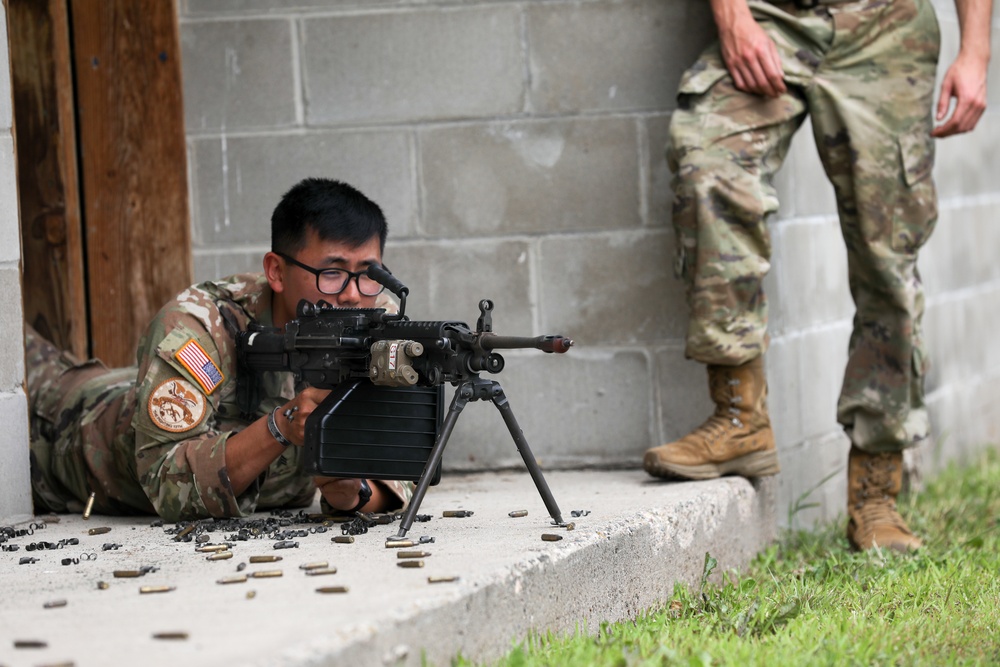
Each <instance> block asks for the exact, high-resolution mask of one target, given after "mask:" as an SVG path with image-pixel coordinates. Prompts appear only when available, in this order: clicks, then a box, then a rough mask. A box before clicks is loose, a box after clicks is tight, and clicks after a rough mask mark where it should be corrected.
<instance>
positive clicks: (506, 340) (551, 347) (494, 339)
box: [479, 333, 573, 354]
mask: <svg viewBox="0 0 1000 667" xmlns="http://www.w3.org/2000/svg"><path fill="white" fill-rule="evenodd" d="M479 344H480V345H481V346H482V347H483V349H484V350H514V349H521V348H529V349H535V350H541V351H542V352H556V353H559V354H562V353H563V352H566V351H567V350H569V348H570V347H572V345H573V341H572V340H571V339H569V338H566V337H565V336H559V335H553V334H550V335H547V336H536V337H535V338H530V337H526V336H498V335H496V334H493V333H482V334H480V335H479Z"/></svg>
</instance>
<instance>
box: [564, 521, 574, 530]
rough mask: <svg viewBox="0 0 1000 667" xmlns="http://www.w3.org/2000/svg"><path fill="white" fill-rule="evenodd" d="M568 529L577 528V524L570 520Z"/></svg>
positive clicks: (567, 525)
mask: <svg viewBox="0 0 1000 667" xmlns="http://www.w3.org/2000/svg"><path fill="white" fill-rule="evenodd" d="M566 530H576V524H575V523H573V522H572V521H570V522H569V523H567V524H566Z"/></svg>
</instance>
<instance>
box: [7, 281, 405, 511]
mask: <svg viewBox="0 0 1000 667" xmlns="http://www.w3.org/2000/svg"><path fill="white" fill-rule="evenodd" d="M271 296H272V292H271V288H270V287H269V285H268V283H267V280H266V279H265V278H264V276H263V275H260V274H246V275H237V276H232V277H229V278H225V279H223V280H220V281H216V282H205V283H201V284H199V285H195V286H193V287H190V288H189V289H187V290H185V291H183V292H181V293H180V294H179V295H178V296H177V297H176V298H175V299H174V300H173V301H171V302H170V303H168V304H167V305H166V306H164V307H163V308H162V309H161V310H160V312H159V313H158V314H157V316H156V317H155V319H154V320H153V321H152V323H150V325H149V327H148V328H147V329H146V331H145V333H144V334H143V337H142V340H141V341H140V344H139V349H138V352H137V355H136V360H137V368H135V367H133V368H123V369H108V368H106V367H105V366H104V365H103V364H101V363H100V362H99V361H93V360H92V361H87V362H83V363H81V362H79V361H77V360H76V359H74V358H73V357H72V356H71V355H69V354H68V353H65V352H60V351H59V350H57V349H56V348H55V347H54V346H52V345H51V344H50V343H48V342H47V341H45V340H44V339H42V338H41V337H40V336H38V335H37V334H36V333H35V332H33V331H31V330H30V328H29V329H28V331H27V332H26V342H27V345H26V347H27V352H26V354H27V368H28V395H29V401H30V412H31V474H32V489H33V494H34V501H35V506H36V508H38V509H39V510H41V509H43V508H45V509H48V510H52V511H79V510H80V509H81V508H82V506H83V503H84V502H85V501H86V499H87V498H88V496H89V495H90V492H91V491H93V492H95V493H96V499H95V505H94V511H95V512H99V513H106V514H130V513H137V512H139V513H154V512H155V513H157V514H159V515H160V516H162V517H163V518H165V519H168V520H171V521H176V520H179V519H190V518H195V517H209V516H211V517H229V516H244V515H246V514H249V513H251V512H253V511H255V510H257V509H264V508H272V507H306V506H309V505H310V504H311V503H312V501H313V499H314V498H315V495H316V487H315V485H314V484H313V481H312V477H311V476H310V475H308V474H306V473H304V472H303V470H302V461H301V460H300V452H301V448H299V447H289V448H287V449H286V451H285V452H284V453H283V454H282V455H281V456H280V457H279V458H278V459H277V460H276V461H274V462H273V463H272V464H271V465H270V467H269V468H268V469H267V470H266V471H265V472H264V473H263V474H261V476H260V477H259V478H258V479H257V480H256V481H255V482H254V483H252V484H251V485H250V487H249V488H247V489H246V491H244V492H243V493H241V494H239V495H236V494H234V493H233V489H232V487H231V486H230V483H229V476H228V474H227V472H226V461H225V452H226V441H227V439H228V438H229V436H230V435H232V434H233V433H236V432H238V431H240V430H241V429H243V428H244V427H246V426H247V425H248V423H249V422H248V421H247V420H245V419H243V418H242V417H241V412H240V409H239V407H238V404H237V399H236V375H237V360H236V350H235V339H234V333H233V332H234V330H243V329H245V328H246V326H247V324H248V323H249V322H251V321H254V322H258V323H260V324H262V325H265V326H270V325H271ZM377 306H378V307H383V308H386V309H392V310H394V309H395V307H396V306H395V304H394V303H393V302H392V301H391V300H390V299H389V298H388V297H387V296H386V295H382V296H380V297H379V300H378V302H377ZM227 320H228V323H227ZM191 341H194V343H191ZM192 351H193V352H194V355H193V356H192V355H190V354H188V353H191V352H192ZM262 375H263V378H262V387H261V395H262V396H263V397H264V398H263V400H262V401H261V404H260V406H259V407H258V409H257V413H256V414H255V415H254V419H256V418H259V417H262V416H266V415H267V414H268V413H269V412H270V411H271V410H273V409H274V408H275V407H276V406H278V405H282V404H284V403H285V402H287V401H288V400H289V399H291V398H293V397H294V396H295V393H296V390H297V389H298V390H300V389H301V387H298V388H297V387H295V383H294V378H293V376H292V374H291V373H288V372H281V373H278V372H268V373H264V374H262ZM387 486H388V487H389V488H390V490H391V491H392V492H393V493H394V494H396V495H397V496H398V497H399V498H400V499H401V500H402V501H403V502H405V501H407V500H408V499H409V496H410V492H411V485H409V484H402V483H398V482H387Z"/></svg>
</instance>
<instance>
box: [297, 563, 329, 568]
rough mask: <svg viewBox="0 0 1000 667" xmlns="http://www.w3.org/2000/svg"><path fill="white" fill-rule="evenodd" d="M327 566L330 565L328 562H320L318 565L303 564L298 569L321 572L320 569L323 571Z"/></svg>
mask: <svg viewBox="0 0 1000 667" xmlns="http://www.w3.org/2000/svg"><path fill="white" fill-rule="evenodd" d="M329 566H330V564H329V563H328V562H326V561H322V562H320V563H303V564H302V565H299V569H300V570H322V569H325V568H327V567H329Z"/></svg>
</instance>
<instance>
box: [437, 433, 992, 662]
mask: <svg viewBox="0 0 1000 667" xmlns="http://www.w3.org/2000/svg"><path fill="white" fill-rule="evenodd" d="M900 511H901V512H902V514H903V516H904V517H905V518H906V519H907V521H908V522H909V524H910V526H911V527H912V528H913V529H914V530H915V531H916V532H917V533H918V534H920V535H921V536H922V537H923V539H924V541H925V545H926V546H925V548H924V549H922V550H920V551H919V552H917V553H916V554H897V553H894V552H880V551H870V552H865V553H855V552H852V551H851V550H850V549H849V547H848V544H847V540H846V538H845V537H844V523H843V522H839V523H838V524H837V525H835V526H830V527H828V528H825V529H822V530H820V531H818V532H801V531H800V532H793V533H788V534H787V535H785V536H784V537H783V538H782V539H781V541H780V542H779V543H778V544H776V545H774V546H772V547H771V548H769V549H768V550H767V551H766V552H764V553H762V554H761V555H759V556H758V557H757V558H756V559H755V560H754V561H753V563H752V564H751V565H750V566H749V567H748V568H747V570H746V571H745V572H743V573H739V574H737V573H735V572H727V573H724V576H722V577H721V578H720V577H718V576H717V574H718V573H716V576H712V577H711V578H709V573H711V572H712V570H713V569H715V560H714V559H713V558H712V557H711V556H710V555H708V554H706V562H705V573H704V575H703V577H702V581H701V583H700V585H698V586H695V587H686V586H680V585H678V586H676V587H675V589H674V594H673V597H672V600H671V601H670V602H669V603H668V604H667V605H666V606H665V607H664V608H662V609H656V610H650V611H649V612H647V613H646V614H644V615H643V616H641V617H639V618H637V619H635V620H634V621H630V622H624V623H615V624H604V625H602V626H601V628H600V631H599V632H598V633H596V636H593V635H589V634H586V633H579V634H577V635H575V636H571V637H554V636H543V637H538V636H535V637H530V638H528V639H527V640H526V641H525V642H524V643H523V644H522V645H520V646H518V647H516V648H515V649H514V650H513V651H511V653H509V654H508V655H507V656H506V657H505V658H504V659H503V660H501V661H499V662H497V663H491V664H496V665H498V666H506V667H521V666H525V667H527V666H536V665H608V666H615V667H618V666H622V667H624V666H633V665H745V664H751V665H768V667H772V666H780V665H796V666H797V665H981V664H1000V523H998V517H1000V454H998V453H997V452H996V451H987V452H985V453H984V454H982V455H981V456H980V457H979V458H978V460H977V461H975V462H974V464H973V465H971V466H969V467H966V468H956V467H950V468H949V469H947V470H946V471H945V472H944V473H942V474H941V475H940V476H939V477H937V478H936V479H934V480H932V481H930V482H929V483H928V484H927V486H926V489H925V490H924V491H922V492H921V493H920V494H918V495H915V496H913V497H903V498H901V500H900ZM452 664H453V665H455V666H468V665H471V664H473V663H470V662H468V661H466V660H465V659H463V658H461V657H458V658H456V659H455V660H453V661H452Z"/></svg>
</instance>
